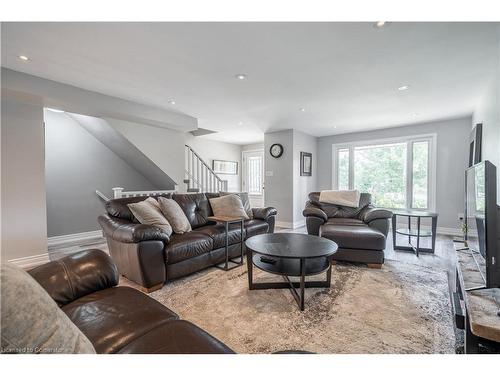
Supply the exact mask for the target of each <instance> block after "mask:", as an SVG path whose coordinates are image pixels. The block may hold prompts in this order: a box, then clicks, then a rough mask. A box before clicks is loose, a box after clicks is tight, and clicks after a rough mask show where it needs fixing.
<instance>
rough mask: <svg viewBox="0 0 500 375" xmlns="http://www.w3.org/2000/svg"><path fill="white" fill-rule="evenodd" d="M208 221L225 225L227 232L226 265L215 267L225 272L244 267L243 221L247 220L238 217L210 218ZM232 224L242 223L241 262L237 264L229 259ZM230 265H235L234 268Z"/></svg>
mask: <svg viewBox="0 0 500 375" xmlns="http://www.w3.org/2000/svg"><path fill="white" fill-rule="evenodd" d="M208 220H211V221H215V222H217V223H222V224H224V229H225V232H226V243H225V251H226V261H225V262H224V265H223V266H221V265H220V264H217V265H215V267H217V268H220V269H221V270H224V271H229V270H232V269H233V268H236V267H239V266H242V265H243V237H244V236H243V233H244V232H243V230H244V229H243V221H244V220H245V219H244V218H242V217H237V216H209V217H208ZM232 223H240V261H239V262H235V261H234V260H233V259H230V258H229V224H232ZM229 263H233V266H231V267H230V266H229Z"/></svg>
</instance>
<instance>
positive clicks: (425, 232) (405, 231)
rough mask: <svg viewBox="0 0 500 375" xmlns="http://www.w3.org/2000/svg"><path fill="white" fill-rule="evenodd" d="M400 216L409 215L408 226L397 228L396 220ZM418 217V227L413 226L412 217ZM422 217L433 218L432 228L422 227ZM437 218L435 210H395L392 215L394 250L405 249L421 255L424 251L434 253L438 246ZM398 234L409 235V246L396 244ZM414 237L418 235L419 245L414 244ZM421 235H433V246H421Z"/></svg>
mask: <svg viewBox="0 0 500 375" xmlns="http://www.w3.org/2000/svg"><path fill="white" fill-rule="evenodd" d="M398 216H406V217H408V227H407V228H396V222H397V217H398ZM412 217H416V218H417V229H412V228H411V218H412ZM422 218H431V220H432V225H431V230H423V229H421V228H420V222H421V219H422ZM437 218H438V214H437V213H435V212H426V211H393V215H392V241H393V245H394V250H405V251H413V252H415V254H416V255H417V257H418V255H419V253H420V252H423V253H432V254H433V253H434V250H435V248H436V229H437ZM396 234H400V235H402V236H407V237H408V245H409V246H398V245H396ZM412 237H416V239H417V246H414V245H413V244H412V242H411V239H412ZM421 237H431V238H432V247H431V248H426V247H420V238H421Z"/></svg>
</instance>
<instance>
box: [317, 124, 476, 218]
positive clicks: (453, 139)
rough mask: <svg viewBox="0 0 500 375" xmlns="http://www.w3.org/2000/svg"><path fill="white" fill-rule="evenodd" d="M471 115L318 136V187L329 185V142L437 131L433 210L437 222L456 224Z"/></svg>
mask: <svg viewBox="0 0 500 375" xmlns="http://www.w3.org/2000/svg"><path fill="white" fill-rule="evenodd" d="M471 120H472V119H471V117H464V118H459V119H451V120H443V121H433V122H428V123H422V124H415V125H409V126H400V127H395V128H388V129H380V130H373V131H367V132H359V133H349V134H339V135H334V136H329V137H321V138H319V139H318V171H319V173H318V188H319V189H320V190H326V189H331V188H332V145H333V144H336V143H345V142H356V141H365V140H370V139H373V140H376V139H384V138H392V137H403V136H411V135H419V134H429V133H436V134H437V155H436V163H437V166H436V167H437V172H436V175H437V177H436V178H437V181H436V185H437V188H436V210H437V212H438V213H439V219H438V226H439V227H445V228H458V226H459V220H458V214H459V213H463V212H464V184H465V182H464V171H465V168H466V167H467V162H468V145H467V143H468V137H469V132H470V123H471Z"/></svg>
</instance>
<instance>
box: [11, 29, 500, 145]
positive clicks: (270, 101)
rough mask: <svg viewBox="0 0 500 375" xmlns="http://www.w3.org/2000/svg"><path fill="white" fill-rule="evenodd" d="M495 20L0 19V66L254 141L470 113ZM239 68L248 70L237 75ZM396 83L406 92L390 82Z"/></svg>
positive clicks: (492, 46)
mask: <svg viewBox="0 0 500 375" xmlns="http://www.w3.org/2000/svg"><path fill="white" fill-rule="evenodd" d="M498 28H499V26H498V24H495V23H489V24H488V23H482V24H481V23H391V24H389V25H388V26H386V27H384V28H382V29H377V28H375V27H373V25H372V24H371V23H3V24H2V60H1V63H2V66H4V67H8V68H11V69H14V70H18V71H22V72H25V73H29V74H33V75H36V76H40V77H43V78H48V79H52V80H55V81H60V82H63V83H67V84H71V85H75V86H78V87H81V88H84V89H88V90H93V91H97V92H100V93H103V94H107V95H113V96H116V97H120V98H123V99H129V100H134V101H137V102H140V103H144V104H150V105H155V106H159V107H164V108H169V109H174V110H176V111H179V112H182V113H185V114H188V115H191V116H194V117H197V118H198V119H199V126H200V127H202V128H207V129H211V130H215V131H217V132H218V133H216V134H212V135H208V136H205V137H207V138H211V139H217V140H221V141H227V142H232V143H238V144H248V143H253V142H258V141H262V139H263V133H264V132H265V131H269V130H278V129H287V128H294V129H298V130H301V131H304V132H306V133H309V134H312V135H315V136H323V135H331V134H338V133H347V132H352V131H360V130H369V129H374V128H385V127H390V126H397V125H402V124H411V123H415V122H423V121H428V120H433V119H442V118H448V117H457V116H462V115H468V114H471V113H472V111H473V109H474V106H475V104H476V102H477V100H478V98H479V97H480V95H481V94H482V92H483V90H484V88H485V86H486V85H487V83H488V81H489V79H490V77H491V74H492V71H493V69H495V67H496V66H497V65H498V49H499V41H498V37H499V32H498ZM18 55H26V56H28V57H29V58H30V61H28V62H24V61H21V60H20V59H18V57H17V56H18ZM238 73H244V74H246V75H247V76H248V79H247V80H244V81H240V80H237V79H236V78H235V75H236V74H238ZM402 85H410V89H409V90H407V91H398V90H397V88H398V87H399V86H402ZM171 98H173V99H175V102H176V104H175V105H171V104H169V103H168V101H169V99H171ZM300 108H305V112H301V111H300ZM240 123H242V125H239V124H240Z"/></svg>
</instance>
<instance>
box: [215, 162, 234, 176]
mask: <svg viewBox="0 0 500 375" xmlns="http://www.w3.org/2000/svg"><path fill="white" fill-rule="evenodd" d="M212 169H213V170H214V172H215V173H220V174H238V162H237V161H227V160H212Z"/></svg>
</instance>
